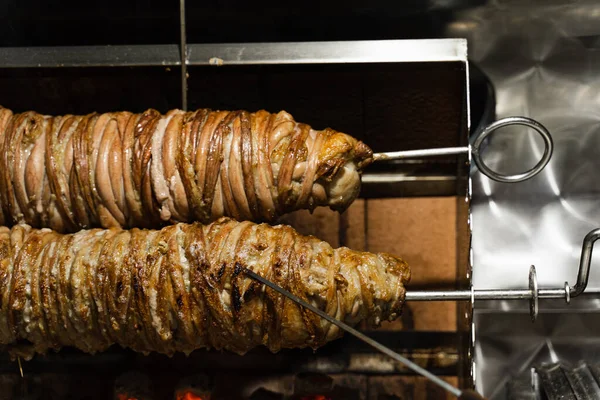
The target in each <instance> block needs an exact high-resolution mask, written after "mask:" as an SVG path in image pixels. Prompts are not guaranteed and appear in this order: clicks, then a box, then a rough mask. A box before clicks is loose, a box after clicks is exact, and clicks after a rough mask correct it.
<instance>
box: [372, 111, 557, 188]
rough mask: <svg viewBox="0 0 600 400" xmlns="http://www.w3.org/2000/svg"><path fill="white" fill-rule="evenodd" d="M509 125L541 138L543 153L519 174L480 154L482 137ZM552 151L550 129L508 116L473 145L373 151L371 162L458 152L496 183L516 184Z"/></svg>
mask: <svg viewBox="0 0 600 400" xmlns="http://www.w3.org/2000/svg"><path fill="white" fill-rule="evenodd" d="M510 125H524V126H527V127H529V128H532V129H534V130H535V131H536V132H537V133H538V134H539V135H540V136H541V138H542V140H543V141H544V153H543V154H542V158H541V159H540V161H538V163H537V164H536V165H535V166H534V167H533V168H531V169H530V170H528V171H525V172H523V173H519V174H513V175H506V174H502V173H499V172H496V171H494V170H492V169H491V168H490V167H488V166H487V165H486V164H485V162H483V159H482V156H481V153H482V147H483V145H484V143H485V139H486V138H487V137H488V136H489V135H491V134H492V133H493V132H495V131H496V130H498V129H500V128H503V127H505V126H510ZM553 150H554V142H553V140H552V136H551V135H550V132H548V130H547V129H546V128H545V127H544V126H543V125H542V124H540V123H539V122H537V121H535V120H533V119H531V118H526V117H507V118H503V119H500V120H498V121H495V122H493V123H491V124H490V125H488V126H487V127H485V129H483V130H482V131H481V132H479V133H478V134H476V135H475V138H474V140H473V144H472V145H469V146H462V147H441V148H437V149H423V150H406V151H389V152H385V153H375V154H373V160H374V161H393V160H405V159H409V158H424V157H438V156H451V155H458V154H470V155H471V157H472V158H473V161H474V162H475V165H477V168H479V171H480V172H481V173H482V174H484V175H485V176H487V177H488V178H490V179H493V180H495V181H498V182H506V183H515V182H523V181H525V180H527V179H529V178H532V177H534V176H536V175H537V174H539V173H540V172H541V171H542V170H543V169H544V168H545V167H546V165H547V164H548V162H549V161H550V158H551V157H552V152H553Z"/></svg>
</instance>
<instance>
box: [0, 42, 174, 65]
mask: <svg viewBox="0 0 600 400" xmlns="http://www.w3.org/2000/svg"><path fill="white" fill-rule="evenodd" d="M161 65H164V66H174V65H181V59H180V57H179V46H178V45H176V44H167V45H135V46H71V47H4V48H0V68H47V67H50V68H53V67H141V66H161Z"/></svg>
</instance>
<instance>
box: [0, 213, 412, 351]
mask: <svg viewBox="0 0 600 400" xmlns="http://www.w3.org/2000/svg"><path fill="white" fill-rule="evenodd" d="M245 269H250V270H252V271H254V272H256V273H257V274H259V275H261V276H263V277H265V278H267V279H270V280H271V281H273V282H275V283H277V284H279V285H280V286H282V287H284V288H286V289H287V290H289V291H290V292H292V293H294V294H295V295H297V296H299V297H301V298H303V299H304V300H306V301H308V302H310V303H312V304H313V305H315V306H316V307H319V308H320V309H322V310H324V311H325V312H327V313H328V314H329V315H331V316H334V317H336V318H338V319H340V320H343V321H345V322H346V323H348V324H351V325H355V324H357V323H359V322H360V321H366V322H367V324H368V325H371V326H376V325H378V324H379V323H380V322H381V321H382V320H392V319H394V318H396V317H397V316H398V315H399V313H400V312H401V308H402V304H403V300H404V296H405V288H404V285H405V284H406V283H407V282H408V280H409V279H410V272H409V269H408V267H407V265H406V263H405V262H404V261H402V260H401V259H399V258H396V257H394V256H391V255H388V254H384V253H377V254H373V253H364V252H357V251H352V250H350V249H348V248H345V247H342V248H338V249H333V248H332V247H331V246H330V245H329V244H327V243H326V242H322V241H320V240H319V239H317V238H315V237H313V236H302V235H300V234H298V233H297V232H296V231H295V230H294V229H292V228H290V227H289V226H285V225H277V226H270V225H267V224H255V223H252V222H249V221H246V222H237V221H234V220H231V219H228V218H222V219H220V220H218V221H217V222H214V223H212V224H210V225H201V224H199V223H194V224H176V225H171V226H168V227H165V228H163V229H161V230H144V229H137V228H134V229H131V230H121V229H118V228H112V229H106V230H102V229H92V230H82V231H80V232H78V233H75V234H59V233H57V232H54V231H52V230H49V229H41V230H37V229H33V228H31V227H29V226H28V225H16V226H14V227H13V228H11V229H9V228H7V227H2V228H0V300H1V301H0V349H2V348H4V350H7V351H8V352H9V353H10V354H11V355H12V356H13V357H17V356H20V357H23V358H25V359H30V358H31V357H32V356H33V355H34V354H35V353H45V352H47V351H48V350H50V349H54V350H58V349H60V348H62V347H65V346H69V347H76V348H79V349H80V350H83V351H84V352H88V353H95V352H99V351H103V350H105V349H107V348H108V347H109V346H111V345H112V344H118V345H120V346H123V347H127V348H131V349H133V350H135V351H138V352H143V353H148V352H159V353H164V354H169V355H170V354H173V353H175V352H184V353H190V352H191V351H193V350H195V349H198V348H203V347H205V348H215V349H226V350H230V351H233V352H236V353H240V354H243V353H245V352H247V351H248V350H250V349H252V348H254V347H257V346H260V345H264V346H267V347H268V348H269V349H270V350H271V351H273V352H276V351H278V350H280V349H282V348H302V347H313V348H317V347H319V346H321V345H323V344H325V343H326V342H328V341H331V340H333V339H335V338H337V337H339V336H340V335H341V332H340V330H339V329H338V328H337V327H336V326H335V325H333V324H331V323H329V322H327V321H326V320H324V319H321V318H320V317H319V316H317V315H316V314H313V313H312V312H311V311H309V310H306V309H303V308H302V307H300V306H298V305H296V304H295V303H294V302H292V301H291V300H289V299H286V298H285V297H283V296H282V295H280V294H278V293H277V292H275V291H273V290H271V289H267V288H265V287H264V286H263V285H262V284H260V283H259V282H257V281H255V280H253V279H251V278H249V277H248V276H247V275H246V274H245V273H244V270H245Z"/></svg>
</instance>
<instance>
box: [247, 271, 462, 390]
mask: <svg viewBox="0 0 600 400" xmlns="http://www.w3.org/2000/svg"><path fill="white" fill-rule="evenodd" d="M245 272H246V274H248V275H249V276H250V277H251V278H252V279H255V280H257V281H259V282H261V283H262V284H264V285H266V286H268V287H270V288H271V289H273V290H275V291H276V292H278V293H281V294H282V295H284V296H286V297H287V298H289V299H291V300H293V301H294V302H296V303H298V304H300V305H301V306H302V307H304V308H307V309H309V310H310V311H312V312H314V313H315V314H317V315H319V316H320V317H321V318H323V319H326V320H327V321H329V322H330V323H332V324H334V325H336V326H338V327H339V328H341V329H342V330H344V331H345V332H348V333H350V334H352V335H353V336H355V337H356V338H358V339H360V340H362V341H363V342H365V343H366V344H368V345H369V346H371V347H373V348H374V349H375V350H378V351H380V352H382V353H384V354H386V355H388V356H389V357H391V358H393V359H394V360H396V361H398V362H400V363H402V364H404V365H406V367H408V368H410V369H411V370H413V371H414V372H416V373H417V374H419V375H422V376H424V377H426V378H427V379H429V380H431V381H432V382H434V383H435V384H437V385H438V386H440V387H441V388H442V389H444V390H446V391H448V392H449V393H451V394H453V395H454V396H456V397H461V396H462V395H463V391H462V390H460V389H458V388H456V387H454V386H452V385H451V384H449V383H448V382H446V381H444V380H442V379H440V378H438V377H437V376H435V375H434V374H432V373H431V372H429V371H427V370H426V369H424V368H422V367H420V366H418V365H417V364H415V363H413V362H412V361H410V360H409V359H407V358H405V357H403V356H401V355H400V354H398V353H396V352H395V351H393V350H392V349H390V348H389V347H386V346H384V345H382V344H381V343H379V342H377V341H376V340H373V339H371V338H370V337H368V336H367V335H365V334H363V333H361V332H359V331H357V330H356V329H354V328H352V327H351V326H350V325H347V324H346V323H344V322H342V321H340V320H338V319H336V318H333V317H331V316H330V315H328V314H326V313H325V312H323V311H321V310H319V309H318V308H316V307H315V306H313V305H312V304H309V303H307V302H306V301H304V300H302V299H301V298H299V297H298V296H295V295H293V294H292V293H290V292H288V291H287V290H285V289H283V288H282V287H280V286H278V285H276V284H274V283H273V282H271V281H269V280H267V279H265V278H263V277H262V276H260V275H258V274H256V273H254V272H253V271H250V270H248V269H247V270H246V271H245Z"/></svg>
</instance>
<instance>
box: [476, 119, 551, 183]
mask: <svg viewBox="0 0 600 400" xmlns="http://www.w3.org/2000/svg"><path fill="white" fill-rule="evenodd" d="M511 125H524V126H528V127H530V128H533V129H534V130H535V131H536V132H537V133H539V134H540V136H541V137H542V139H543V140H544V154H543V155H542V158H541V159H540V161H538V163H537V164H536V165H535V166H534V167H533V168H531V169H530V170H529V171H526V172H524V173H521V174H514V175H505V174H500V173H498V172H496V171H494V170H493V169H491V168H490V167H488V166H487V165H486V164H485V162H484V161H483V159H482V158H481V154H480V153H481V145H482V144H483V143H484V141H485V139H486V138H487V137H488V136H490V135H491V134H492V133H493V132H495V131H496V130H498V129H500V128H504V127H506V126H511ZM553 151H554V142H553V141H552V136H551V135H550V132H548V130H547V129H546V128H545V127H544V126H543V125H542V124H540V123H539V122H537V121H535V120H533V119H531V118H525V117H507V118H503V119H501V120H498V121H496V122H493V123H492V124H490V125H488V126H487V127H486V128H485V129H484V130H483V131H482V132H481V133H480V134H479V135H478V136H477V138H476V139H475V143H474V144H473V148H472V152H473V160H475V163H476V164H477V167H478V168H479V170H480V171H481V172H482V173H483V174H484V175H485V176H487V177H488V178H490V179H493V180H495V181H497V182H507V183H511V182H523V181H526V180H527V179H529V178H533V177H534V176H536V175H537V174H539V173H540V172H541V171H542V170H543V169H544V167H545V166H546V165H547V164H548V162H549V161H550V158H551V157H552V152H553Z"/></svg>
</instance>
